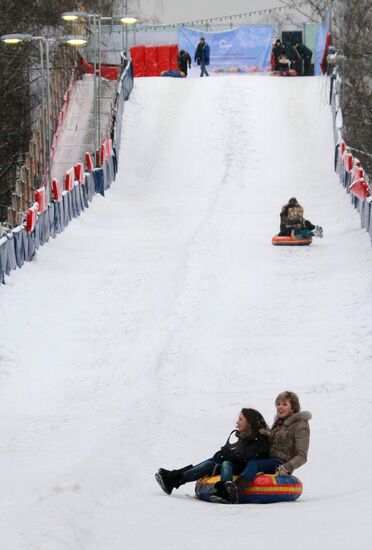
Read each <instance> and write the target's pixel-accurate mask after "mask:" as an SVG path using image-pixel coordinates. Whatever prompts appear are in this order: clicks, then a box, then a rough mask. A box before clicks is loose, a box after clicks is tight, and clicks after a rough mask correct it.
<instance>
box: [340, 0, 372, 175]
mask: <svg viewBox="0 0 372 550" xmlns="http://www.w3.org/2000/svg"><path fill="white" fill-rule="evenodd" d="M371 27H372V4H371V1H370V0H345V1H344V2H336V3H335V5H334V9H333V41H334V45H335V47H336V48H337V52H338V54H340V55H339V56H338V59H339V61H338V70H339V73H340V75H341V78H342V93H341V108H342V113H343V124H344V137H345V141H346V143H347V144H348V145H349V146H350V147H351V149H352V150H353V149H354V151H353V153H354V155H355V156H356V157H358V158H359V159H360V160H361V162H362V165H363V167H364V169H365V170H366V172H367V173H368V174H370V175H371V174H372V156H371V153H372V33H371V30H372V28H371Z"/></svg>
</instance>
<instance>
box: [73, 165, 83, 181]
mask: <svg viewBox="0 0 372 550" xmlns="http://www.w3.org/2000/svg"><path fill="white" fill-rule="evenodd" d="M74 172H75V180H76V181H78V182H79V183H84V180H85V175H84V166H83V164H82V163H81V162H77V163H76V164H75V166H74Z"/></svg>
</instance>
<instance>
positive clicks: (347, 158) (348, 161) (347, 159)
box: [342, 149, 353, 172]
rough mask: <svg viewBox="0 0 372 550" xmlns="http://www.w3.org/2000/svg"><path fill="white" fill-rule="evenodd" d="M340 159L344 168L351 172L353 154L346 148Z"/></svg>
mask: <svg viewBox="0 0 372 550" xmlns="http://www.w3.org/2000/svg"><path fill="white" fill-rule="evenodd" d="M342 160H343V162H344V166H345V170H347V171H348V172H351V170H352V169H353V155H352V154H351V153H349V151H348V150H347V149H346V150H345V153H344V154H343V157H342Z"/></svg>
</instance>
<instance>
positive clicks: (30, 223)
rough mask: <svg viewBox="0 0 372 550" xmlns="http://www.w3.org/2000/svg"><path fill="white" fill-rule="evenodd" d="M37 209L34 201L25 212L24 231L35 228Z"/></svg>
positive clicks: (37, 206)
mask: <svg viewBox="0 0 372 550" xmlns="http://www.w3.org/2000/svg"><path fill="white" fill-rule="evenodd" d="M38 209H39V205H38V203H37V202H34V204H33V205H32V206H31V207H30V208H29V209H28V210H27V214H26V231H28V232H30V231H32V230H33V229H35V224H36V219H37V212H38Z"/></svg>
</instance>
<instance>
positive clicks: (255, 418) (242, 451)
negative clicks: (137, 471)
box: [155, 409, 269, 502]
mask: <svg viewBox="0 0 372 550" xmlns="http://www.w3.org/2000/svg"><path fill="white" fill-rule="evenodd" d="M260 431H262V432H263V433H260ZM233 434H234V435H235V436H236V441H233V442H231V441H230V439H231V438H232V436H233ZM268 457H269V436H268V427H267V424H266V422H265V420H264V418H263V416H262V414H261V413H259V412H258V411H256V410H255V409H242V410H241V412H240V414H239V417H238V419H237V421H236V430H233V431H232V432H231V434H230V435H229V437H228V439H227V441H226V443H225V445H224V446H223V447H221V449H220V450H219V451H217V453H215V454H214V456H213V458H208V459H207V460H204V461H203V462H200V463H199V464H197V465H196V466H192V465H190V466H185V467H184V468H181V469H179V470H165V469H164V468H159V471H158V472H157V473H156V474H155V479H156V481H157V482H158V483H159V485H160V487H161V488H162V489H163V491H164V492H165V493H167V495H170V494H171V493H172V491H173V489H178V488H179V487H180V486H181V485H183V484H184V483H189V482H190V481H196V480H198V479H200V478H201V477H203V476H208V475H216V474H217V473H220V475H221V481H218V482H217V483H216V484H215V489H216V493H215V495H214V498H213V497H212V498H211V500H215V501H216V502H230V501H232V500H233V499H234V498H235V487H234V485H233V482H232V479H233V475H238V474H240V473H241V472H242V471H243V470H244V468H245V466H246V464H247V463H248V461H252V460H254V459H261V458H268ZM230 493H231V494H230Z"/></svg>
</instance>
